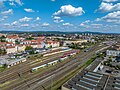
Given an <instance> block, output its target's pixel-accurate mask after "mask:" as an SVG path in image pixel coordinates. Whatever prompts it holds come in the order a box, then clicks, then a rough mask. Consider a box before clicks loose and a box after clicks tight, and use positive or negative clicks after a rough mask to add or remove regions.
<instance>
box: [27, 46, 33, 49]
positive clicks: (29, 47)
mask: <svg viewBox="0 0 120 90" xmlns="http://www.w3.org/2000/svg"><path fill="white" fill-rule="evenodd" d="M25 50H33V47H31V46H26V48H25Z"/></svg>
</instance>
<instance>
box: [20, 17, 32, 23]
mask: <svg viewBox="0 0 120 90" xmlns="http://www.w3.org/2000/svg"><path fill="white" fill-rule="evenodd" d="M30 20H32V18H29V17H24V18H21V19H19V21H20V22H29V21H30Z"/></svg>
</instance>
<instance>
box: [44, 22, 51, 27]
mask: <svg viewBox="0 0 120 90" xmlns="http://www.w3.org/2000/svg"><path fill="white" fill-rule="evenodd" d="M49 25H50V24H49V23H43V24H42V26H43V27H47V26H49Z"/></svg>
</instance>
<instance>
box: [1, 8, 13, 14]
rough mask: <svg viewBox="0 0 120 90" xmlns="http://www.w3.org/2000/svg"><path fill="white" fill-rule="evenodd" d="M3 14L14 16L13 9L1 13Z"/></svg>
mask: <svg viewBox="0 0 120 90" xmlns="http://www.w3.org/2000/svg"><path fill="white" fill-rule="evenodd" d="M1 14H13V9H9V10H7V11H3V12H1Z"/></svg>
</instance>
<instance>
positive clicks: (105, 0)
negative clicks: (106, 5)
mask: <svg viewBox="0 0 120 90" xmlns="http://www.w3.org/2000/svg"><path fill="white" fill-rule="evenodd" d="M116 1H118V0H103V2H116Z"/></svg>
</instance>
